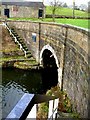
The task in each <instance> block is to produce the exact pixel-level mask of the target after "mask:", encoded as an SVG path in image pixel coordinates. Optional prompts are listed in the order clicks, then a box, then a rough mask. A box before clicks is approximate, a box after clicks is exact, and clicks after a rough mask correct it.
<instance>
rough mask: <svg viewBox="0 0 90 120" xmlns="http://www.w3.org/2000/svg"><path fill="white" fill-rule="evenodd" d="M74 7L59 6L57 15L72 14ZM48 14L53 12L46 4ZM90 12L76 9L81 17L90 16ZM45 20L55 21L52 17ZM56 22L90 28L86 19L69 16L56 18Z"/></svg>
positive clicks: (77, 14) (76, 13)
mask: <svg viewBox="0 0 90 120" xmlns="http://www.w3.org/2000/svg"><path fill="white" fill-rule="evenodd" d="M72 13H73V11H72V9H70V8H58V9H57V11H56V14H57V15H66V16H72ZM46 14H52V10H51V7H50V6H46ZM89 15H90V13H89V14H88V13H87V12H84V11H80V10H75V16H79V17H88V16H89ZM9 20H25V21H27V20H30V21H42V19H37V18H9ZM43 21H44V22H53V21H52V18H44V19H43ZM55 22H56V23H62V24H70V25H74V26H78V27H82V28H87V29H90V25H89V23H90V20H88V19H87V20H86V19H67V18H63V19H61V18H56V19H55Z"/></svg>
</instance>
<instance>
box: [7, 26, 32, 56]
mask: <svg viewBox="0 0 90 120" xmlns="http://www.w3.org/2000/svg"><path fill="white" fill-rule="evenodd" d="M6 26H7V28H8V31H9V32H10V36H11V37H12V40H14V42H15V44H17V45H19V47H20V49H21V50H22V51H23V52H24V54H25V57H26V58H31V57H32V54H31V52H30V51H29V50H28V48H27V46H26V44H25V43H24V40H23V38H21V37H20V36H19V35H18V33H17V32H16V30H15V28H14V27H9V26H8V25H7V24H6Z"/></svg>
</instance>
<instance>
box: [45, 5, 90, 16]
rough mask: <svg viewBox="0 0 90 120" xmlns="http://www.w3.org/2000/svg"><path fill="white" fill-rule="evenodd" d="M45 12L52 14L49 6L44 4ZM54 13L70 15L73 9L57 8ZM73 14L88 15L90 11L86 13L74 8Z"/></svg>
mask: <svg viewBox="0 0 90 120" xmlns="http://www.w3.org/2000/svg"><path fill="white" fill-rule="evenodd" d="M46 14H52V9H51V7H50V6H46ZM55 14H56V15H66V16H72V14H73V10H72V9H70V8H60V7H59V8H58V9H57V10H56V13H55ZM75 16H79V17H88V16H90V13H89V14H88V13H87V12H84V11H80V10H75Z"/></svg>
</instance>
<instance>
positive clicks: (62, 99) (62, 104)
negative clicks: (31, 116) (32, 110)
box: [37, 85, 79, 120]
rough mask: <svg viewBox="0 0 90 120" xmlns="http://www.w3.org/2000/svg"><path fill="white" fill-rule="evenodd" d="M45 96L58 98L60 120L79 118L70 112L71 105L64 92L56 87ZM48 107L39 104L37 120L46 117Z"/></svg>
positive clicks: (47, 105)
mask: <svg viewBox="0 0 90 120" xmlns="http://www.w3.org/2000/svg"><path fill="white" fill-rule="evenodd" d="M46 95H49V96H57V97H58V98H59V104H58V114H60V118H79V115H78V114H77V113H74V112H73V111H72V104H71V101H70V99H69V98H68V96H67V94H66V92H65V91H61V90H60V88H59V86H58V85H57V86H55V87H52V88H51V89H50V90H48V91H47V92H46ZM48 107H49V104H48V103H41V104H39V105H38V112H37V118H38V119H39V120H42V118H45V119H46V118H47V117H48V112H49V111H48V109H49V108H48ZM45 110H46V111H45ZM44 111H45V113H44Z"/></svg>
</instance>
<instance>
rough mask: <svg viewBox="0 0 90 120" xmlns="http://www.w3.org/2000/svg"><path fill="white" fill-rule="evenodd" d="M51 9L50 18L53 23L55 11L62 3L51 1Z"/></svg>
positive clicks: (57, 0) (56, 0) (55, 0)
mask: <svg viewBox="0 0 90 120" xmlns="http://www.w3.org/2000/svg"><path fill="white" fill-rule="evenodd" d="M50 5H51V9H52V17H53V22H55V13H56V10H57V9H58V8H59V7H61V6H62V3H61V2H60V1H59V0H53V2H51V3H50Z"/></svg>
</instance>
